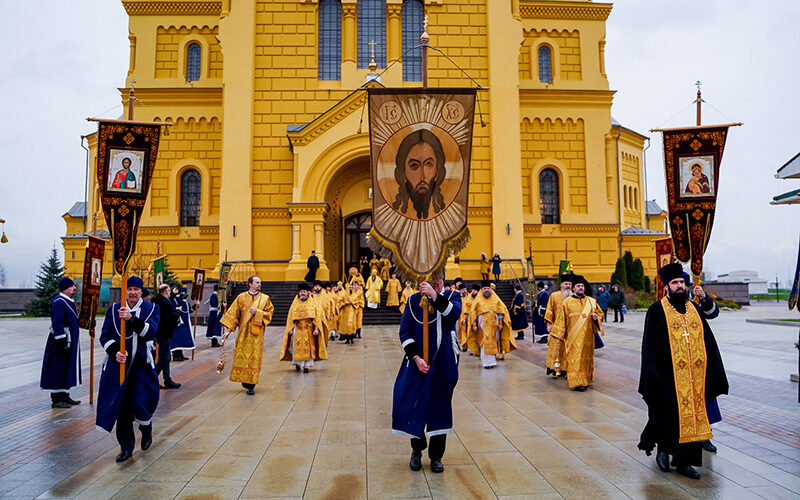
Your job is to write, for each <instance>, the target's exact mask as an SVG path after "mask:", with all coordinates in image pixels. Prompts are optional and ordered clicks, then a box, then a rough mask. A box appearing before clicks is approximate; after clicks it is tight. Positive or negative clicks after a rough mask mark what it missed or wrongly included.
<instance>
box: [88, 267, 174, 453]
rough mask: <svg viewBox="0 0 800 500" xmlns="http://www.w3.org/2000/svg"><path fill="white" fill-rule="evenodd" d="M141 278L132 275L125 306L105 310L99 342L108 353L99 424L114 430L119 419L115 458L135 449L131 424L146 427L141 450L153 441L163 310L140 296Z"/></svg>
mask: <svg viewBox="0 0 800 500" xmlns="http://www.w3.org/2000/svg"><path fill="white" fill-rule="evenodd" d="M143 288H144V284H143V283H142V280H141V278H139V277H137V276H131V277H130V278H128V283H127V292H126V298H125V305H124V306H123V305H122V304H120V303H115V304H112V305H111V306H109V308H108V310H107V311H106V320H105V322H103V331H102V333H101V334H100V345H102V346H103V349H105V351H106V353H107V354H108V357H107V358H106V360H105V361H104V362H103V371H102V374H101V375H100V388H99V391H98V394H97V419H96V424H97V427H99V428H101V429H103V430H105V431H106V432H111V429H113V428H114V424H115V423H116V427H117V441H118V442H119V445H120V448H122V450H121V451H120V453H119V455H117V462H124V461H125V460H127V459H129V458H130V457H131V455H132V454H133V447H134V446H135V444H136V443H135V441H136V438H135V436H134V434H133V423H134V422H136V423H138V424H139V430H140V431H141V432H142V443H141V444H142V450H146V449H148V448H149V447H150V445H151V444H152V443H153V425H152V423H151V419H152V418H153V413H155V411H156V407H157V406H158V389H159V387H158V376H157V375H156V370H155V363H154V362H153V350H154V347H153V339H154V338H155V333H156V331H157V330H158V320H159V309H158V307H157V306H155V305H153V304H151V303H150V302H146V301H144V300H142V289H143ZM120 319H124V320H125V326H126V330H125V354H123V353H121V352H120V348H119V347H120ZM121 363H124V364H125V381H124V382H123V383H122V384H121V385H120V383H119V367H120V364H121Z"/></svg>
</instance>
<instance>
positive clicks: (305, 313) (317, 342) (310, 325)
mask: <svg viewBox="0 0 800 500" xmlns="http://www.w3.org/2000/svg"><path fill="white" fill-rule="evenodd" d="M310 293H311V289H310V287H309V286H308V285H307V284H306V283H301V284H300V286H299V290H298V291H297V296H295V298H294V301H293V302H292V306H291V307H290V308H289V314H288V315H287V316H286V330H285V331H284V332H283V344H282V345H281V361H291V362H292V364H293V365H294V368H295V370H297V371H300V370H301V369H302V370H303V373H308V368H309V367H311V366H314V361H320V360H323V359H328V353H327V351H326V345H325V333H324V331H323V327H322V318H321V317H320V314H322V313H323V304H321V302H322V299H312V298H310V297H309V294H310ZM317 300H318V301H319V302H317V303H315V301H317Z"/></svg>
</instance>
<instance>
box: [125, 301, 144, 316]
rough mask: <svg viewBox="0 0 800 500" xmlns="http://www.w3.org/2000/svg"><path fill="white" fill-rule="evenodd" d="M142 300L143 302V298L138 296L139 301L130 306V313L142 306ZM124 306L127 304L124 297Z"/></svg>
mask: <svg viewBox="0 0 800 500" xmlns="http://www.w3.org/2000/svg"><path fill="white" fill-rule="evenodd" d="M142 302H144V300H143V299H141V298H140V299H139V302H137V303H136V305H135V306H133V307H131V308H130V312H131V313H135V312H137V311H139V309H141V307H142ZM125 306H126V307H127V306H128V299H125Z"/></svg>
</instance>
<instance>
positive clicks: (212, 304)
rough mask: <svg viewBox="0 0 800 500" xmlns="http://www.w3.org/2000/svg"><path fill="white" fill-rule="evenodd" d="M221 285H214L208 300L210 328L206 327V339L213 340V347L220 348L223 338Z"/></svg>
mask: <svg viewBox="0 0 800 500" xmlns="http://www.w3.org/2000/svg"><path fill="white" fill-rule="evenodd" d="M218 289H219V285H217V284H215V285H214V291H213V292H211V296H210V297H209V298H208V306H209V308H208V326H207V327H206V337H207V338H210V339H211V347H219V339H221V338H222V325H220V323H219V320H220V318H221V315H220V314H219V295H218V291H217V290H218Z"/></svg>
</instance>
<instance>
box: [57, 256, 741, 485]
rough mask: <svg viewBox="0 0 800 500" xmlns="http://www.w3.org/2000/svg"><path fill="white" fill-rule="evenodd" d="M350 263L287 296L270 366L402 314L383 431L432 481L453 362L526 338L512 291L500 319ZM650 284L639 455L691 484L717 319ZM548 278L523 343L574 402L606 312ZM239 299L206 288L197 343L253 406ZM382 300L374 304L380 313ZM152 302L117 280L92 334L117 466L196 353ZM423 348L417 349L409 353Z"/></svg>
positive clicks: (718, 384) (65, 285)
mask: <svg viewBox="0 0 800 500" xmlns="http://www.w3.org/2000/svg"><path fill="white" fill-rule="evenodd" d="M361 264H362V265H363V267H362V268H359V266H357V265H353V266H351V267H350V269H349V270H348V275H347V281H344V282H342V281H340V282H337V283H322V282H320V281H314V282H313V283H308V282H303V283H301V284H300V285H299V287H298V290H297V292H296V295H295V297H294V299H293V302H292V304H291V307H290V309H289V312H288V315H287V319H286V326H285V329H284V334H283V341H282V343H281V348H280V357H279V359H280V360H281V361H287V362H290V363H291V364H292V365H293V366H294V369H295V370H296V371H298V372H301V373H309V370H310V369H311V368H313V367H314V366H315V363H317V362H319V361H322V360H326V359H328V345H329V343H330V342H334V341H339V342H342V343H345V344H353V343H355V341H356V339H360V338H361V335H362V326H363V313H364V308H365V307H366V308H373V309H374V308H378V307H388V308H397V309H398V310H399V312H400V313H401V315H402V316H401V324H400V331H399V338H400V342H401V344H402V347H403V349H404V352H405V356H404V358H403V362H402V363H401V368H400V371H399V373H398V376H397V380H396V383H395V389H394V396H393V399H394V406H393V412H392V429H393V431H394V432H396V433H398V434H402V435H405V436H407V437H409V438H410V439H411V447H412V457H411V460H410V462H409V466H410V468H411V469H412V470H415V471H416V470H419V469H420V468H421V453H422V450H424V449H425V448H426V447H428V441H427V439H426V436H427V437H428V438H430V448H429V457H430V459H431V470H432V471H433V472H442V471H443V470H444V466H443V465H442V462H441V458H442V456H443V454H444V449H445V436H446V434H447V433H449V432H451V431H452V407H451V404H450V401H451V399H452V394H453V390H454V388H455V384H456V382H457V380H458V363H459V357H460V354H461V353H464V352H468V353H469V355H471V356H474V357H475V358H478V359H479V360H480V364H481V366H482V367H483V368H485V369H491V368H494V367H496V366H497V364H498V361H503V360H505V359H506V355H508V354H509V353H511V352H513V351H514V350H515V349H516V348H517V341H518V340H521V339H523V338H524V333H525V331H526V330H527V329H528V328H529V324H528V312H527V311H528V306H527V300H526V294H525V292H524V291H523V290H522V287H521V286H520V285H519V284H517V285H515V295H514V298H513V300H512V303H511V305H510V307H509V306H506V304H504V303H503V301H502V300H501V299H500V297H499V296H498V295H497V293H496V292H495V283H492V282H490V281H488V280H487V279H484V280H482V281H481V282H480V283H475V284H472V285H470V286H468V284H467V283H465V282H464V281H463V280H462V279H461V278H456V279H455V280H453V282H452V283H451V284H448V285H447V286H445V283H444V282H443V280H441V279H440V280H434V281H431V282H423V283H420V284H419V287H418V288H415V286H414V285H413V284H412V283H411V282H410V281H407V282H406V283H405V285H404V286H403V285H401V283H400V281H399V280H398V278H397V275H396V274H394V273H392V267H391V263H390V262H389V261H388V259H377V258H373V259H372V260H367V259H366V258H365V259H363V260H362V261H361ZM365 275H366V278H365ZM660 276H661V279H662V281H663V282H664V283H666V286H665V296H664V299H662V300H660V301H657V302H655V303H654V304H653V305H652V306H651V307H650V309H649V310H648V312H647V317H646V319H645V327H644V336H643V344H642V366H641V375H640V384H639V392H640V393H641V395H642V397H643V398H644V400H645V403H646V404H647V406H648V416H649V419H648V422H647V425H646V427H645V429H644V431H643V432H642V436H641V441H640V443H639V448H640V449H642V450H643V451H645V452H646V453H647V454H648V455H649V454H650V453H651V452H652V451H653V449H654V448H655V449H656V463H657V465H658V467H659V468H660V469H661V470H662V471H664V472H667V471H669V470H670V466H674V467H675V468H676V469H677V470H678V472H680V473H682V474H683V475H685V476H687V477H690V478H697V477H699V473H698V472H697V471H696V470H695V469H694V468H693V466H694V465H700V464H701V460H700V450H702V449H705V450H708V451H714V450H715V448H714V446H713V445H712V444H711V442H710V438H711V428H710V425H711V424H713V423H715V422H718V421H720V420H721V415H720V412H719V407H718V405H717V402H716V398H717V397H718V396H720V395H722V394H727V391H728V383H727V379H726V377H725V371H724V368H723V366H722V361H721V358H720V355H719V349H718V348H717V345H716V341H715V340H714V336H713V333H712V332H711V330H710V328H709V327H708V322H707V321H708V320H711V319H713V318H715V317H716V316H718V315H719V309H718V308H717V306H716V304H715V303H714V301H713V300H712V299H711V298H710V297H709V296H708V295H707V294H705V293H704V292H703V289H702V288H701V287H699V286H695V287H694V288H693V289H692V290H691V291H690V290H689V278H688V276H687V275H685V274H684V273H683V271H682V268H681V266H680V265H679V264H671V265H668V266H664V267H663V268H662V269H661V271H660ZM559 278H560V279H559V281H560V285H559V289H558V290H556V291H553V292H552V293H550V292H548V291H547V287H546V286H545V284H544V283H543V282H539V283H537V294H536V297H535V300H534V301H533V306H534V307H533V311H532V315H531V316H532V322H533V328H532V340H533V341H534V342H539V343H547V359H546V363H545V374H546V375H552V376H554V377H557V378H559V377H560V378H564V379H566V382H567V385H568V386H569V388H571V389H573V390H574V391H578V392H585V391H586V390H587V389H588V388H589V387H591V385H592V383H593V381H594V353H595V350H596V349H598V348H601V347H603V341H602V336H603V335H604V331H603V320H604V319H605V312H606V310H607V306H606V307H605V308H604V307H603V306H602V305H601V304H600V303H598V300H596V299H595V298H593V297H592V296H591V295H593V294H592V293H591V286H590V284H589V283H588V282H587V281H586V279H585V278H584V277H583V276H580V275H577V274H572V273H569V274H564V275H562V276H560V277H559ZM58 285H59V290H60V293H59V295H58V296H56V297H55V298H54V299H53V302H52V307H51V327H50V333H49V336H48V339H47V344H46V346H45V353H44V359H43V365H42V376H41V388H42V390H44V391H47V392H49V393H50V396H51V403H52V406H53V407H54V408H69V407H71V406H72V405H76V404H79V401H76V400H74V399H72V398H71V397H70V394H69V390H70V389H71V388H73V387H75V386H78V385H80V383H81V362H80V347H79V329H78V312H77V308H76V306H75V302H74V300H73V296H74V294H75V293H76V286H75V284H74V283H73V282H72V280H70V279H69V278H66V277H65V278H62V279H61V280H60V281H59V284H58ZM247 286H248V289H247V291H244V292H242V293H240V294H239V295H238V296H236V297H235V299H234V300H233V301H232V302H231V303H230V304H224V303H221V301H220V298H219V296H218V293H217V288H216V286H215V287H214V292H213V293H212V294H211V297H210V298H209V300H208V303H209V305H210V311H209V318H208V326H207V329H206V337H207V338H208V339H210V342H211V346H213V347H221V359H222V360H224V356H226V353H227V351H226V349H225V340H226V339H227V338H228V336H229V335H230V334H231V333H233V332H238V333H237V335H236V337H235V346H234V349H233V359H232V363H231V370H230V380H231V381H233V382H236V383H240V384H241V385H242V387H243V388H244V389H245V391H246V394H247V395H253V394H255V388H256V385H257V384H258V380H259V374H260V371H261V365H262V357H263V348H264V332H265V328H266V327H267V326H268V325H269V324H270V322H271V321H272V316H273V313H274V310H275V309H274V306H273V304H272V301H271V299H270V297H269V296H268V295H266V294H264V293H262V292H261V280H260V279H259V277H258V276H256V275H253V276H250V277H249V278H248V281H247ZM382 291H385V293H386V298H385V301H384V304H383V306H381V301H382V300H381V292H382ZM157 292H158V293H157V294H156V295H155V296H154V297H149V293H148V291H147V289H146V288H145V286H144V284H143V282H142V280H141V279H140V278H138V277H136V276H132V277H130V278H128V281H127V287H126V291H125V297H124V300H123V301H122V302H121V303H114V304H112V305H111V306H109V307H108V309H107V310H106V314H105V321H104V323H103V325H102V329H101V334H100V339H99V340H100V344H101V346H102V347H103V349H104V350H105V351H106V353H107V358H106V360H105V361H104V363H103V365H102V371H101V376H100V385H99V392H98V401H97V417H96V423H97V427H98V428H100V429H103V430H105V431H107V432H111V431H112V430H114V429H116V436H117V440H118V442H119V444H120V449H121V450H120V453H119V455H118V456H117V458H116V459H117V461H118V462H122V461H125V460H127V459H128V458H130V457H131V456H132V454H133V451H134V446H135V435H134V429H133V424H134V423H137V424H138V425H139V430H140V432H141V434H142V439H141V448H142V450H146V449H147V448H149V446H150V445H151V443H152V435H153V430H152V429H153V427H152V422H151V419H152V416H153V413H154V412H155V409H156V407H157V405H158V401H159V389H174V388H178V387H180V384H178V383H176V382H174V381H173V380H172V378H171V377H170V371H169V363H170V359H181V358H183V359H186V358H185V357H184V356H183V351H186V350H189V351H191V350H193V349H195V342H194V338H193V333H192V331H191V329H190V326H189V325H190V319H189V315H190V313H191V312H192V311H193V309H194V308H197V307H198V306H199V301H194V303H190V301H189V300H187V297H186V289H185V288H178V289H170V287H169V286H168V285H166V284H164V285H162V286H161V287H159V289H158V291H157ZM692 298H696V302H694V301H692V300H690V299H692ZM223 302H224V301H223ZM220 306H222V307H223V308H224V313H223V312H222V310H221V307H220ZM431 315H432V316H431ZM223 327H224V328H223ZM428 330H432V332H430V333H431V335H429V331H428ZM456 332H457V333H456ZM123 335H124V338H125V342H124V348H123V343H122V341H121V339H122V337H123ZM443 338H444V341H443V340H442V339H443ZM426 339H427V341H428V347H429V349H428V350H425V349H423V348H422V347H421V346H422V345H423V344H424V342H425V341H426ZM434 339H435V340H434ZM450 340H451V341H452V342H450ZM698 346H699V347H698ZM223 366H224V361H223ZM123 367H124V369H123ZM160 375H161V376H163V379H164V384H163V385H161V384H160V383H159V376H160ZM670 457H672V460H671V462H670Z"/></svg>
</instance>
